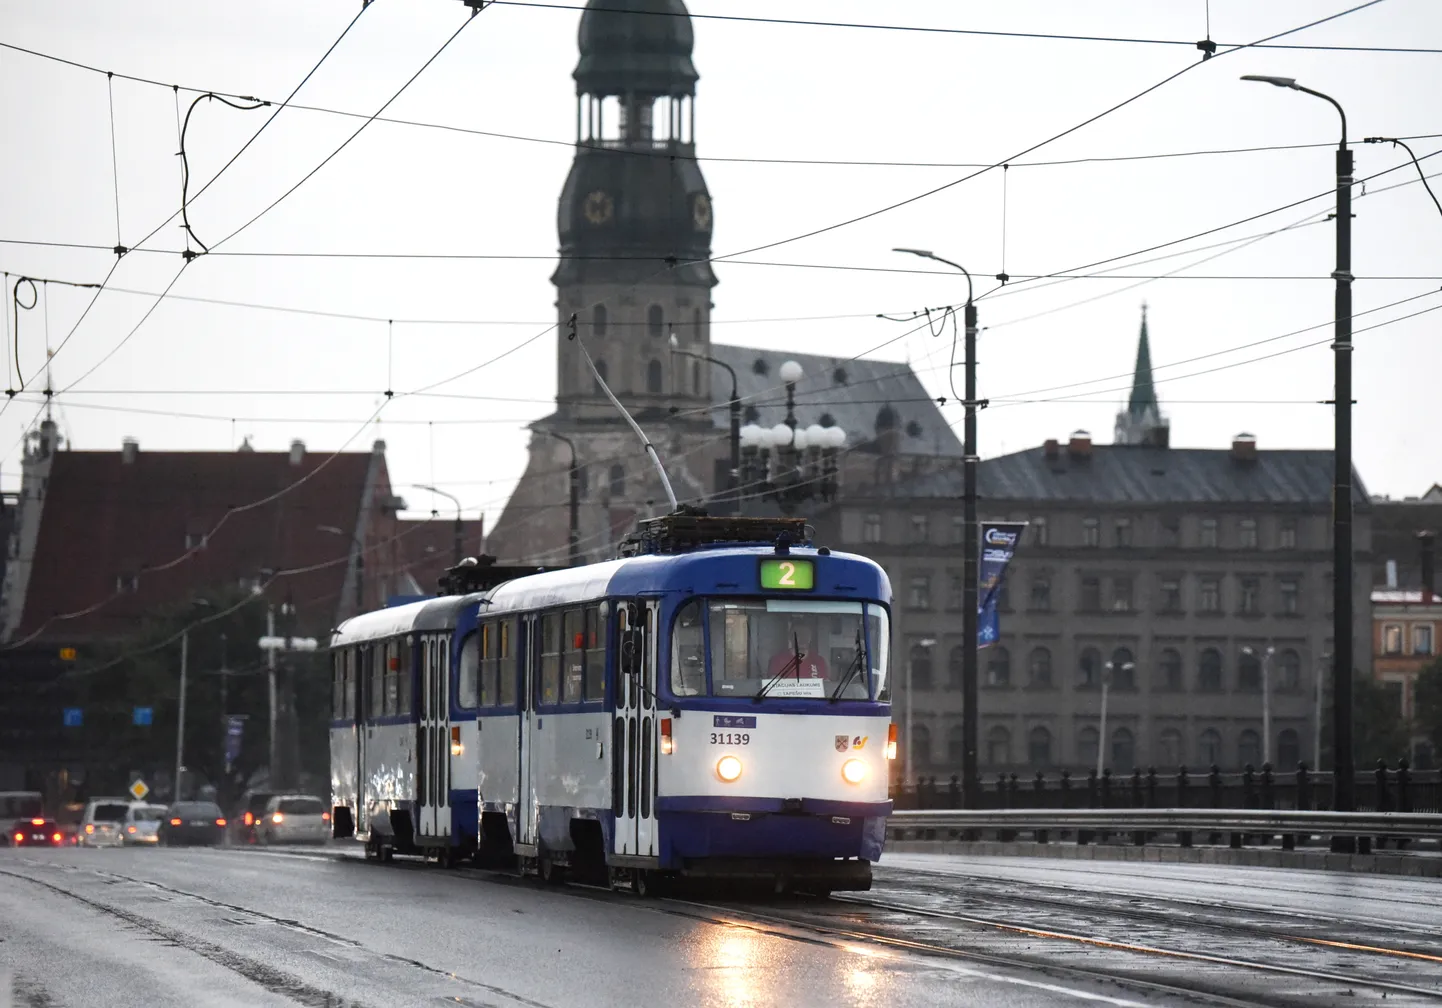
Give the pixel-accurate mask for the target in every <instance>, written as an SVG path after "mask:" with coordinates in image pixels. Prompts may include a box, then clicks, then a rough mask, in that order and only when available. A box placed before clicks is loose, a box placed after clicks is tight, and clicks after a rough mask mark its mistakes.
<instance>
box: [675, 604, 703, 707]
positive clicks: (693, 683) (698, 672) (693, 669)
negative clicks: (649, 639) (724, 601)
mask: <svg viewBox="0 0 1442 1008" xmlns="http://www.w3.org/2000/svg"><path fill="white" fill-rule="evenodd" d="M671 692H672V693H675V694H676V695H677V696H696V695H697V694H700V693H705V692H706V641H705V637H704V636H703V631H702V627H701V603H700V602H699V601H697V600H696V599H692V600H691V601H690V602H687V603H686V604H685V605H683V606H682V607H681V610H680V612H678V613H677V614H676V625H675V627H674V628H673V629H672V631H671Z"/></svg>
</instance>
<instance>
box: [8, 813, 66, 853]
mask: <svg viewBox="0 0 1442 1008" xmlns="http://www.w3.org/2000/svg"><path fill="white" fill-rule="evenodd" d="M7 840H9V842H10V845H11V846H12V847H59V846H62V845H63V844H64V843H65V834H63V833H61V832H60V827H59V826H57V825H56V824H55V821H54V820H53V819H46V818H45V817H44V816H34V817H32V818H30V819H26V820H22V821H21V822H18V823H15V824H14V825H13V826H12V827H11V829H10V833H9V836H8V837H7Z"/></svg>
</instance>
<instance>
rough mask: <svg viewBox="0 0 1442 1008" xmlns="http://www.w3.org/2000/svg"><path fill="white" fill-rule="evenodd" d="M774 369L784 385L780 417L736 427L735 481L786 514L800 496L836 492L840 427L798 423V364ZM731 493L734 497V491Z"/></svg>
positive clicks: (826, 496)
mask: <svg viewBox="0 0 1442 1008" xmlns="http://www.w3.org/2000/svg"><path fill="white" fill-rule="evenodd" d="M777 373H778V375H779V376H780V378H781V381H782V383H783V384H784V385H785V386H786V419H785V420H784V421H782V422H781V423H779V424H777V425H776V426H775V427H761V426H758V425H756V424H747V425H746V426H745V427H742V428H741V429H740V430H739V431H738V432H737V437H738V443H739V445H740V448H741V467H740V473H741V479H740V485H741V486H747V487H749V486H752V485H757V486H759V487H760V489H759V490H758V491H756V492H755V493H754V496H766V497H770V498H772V499H773V500H775V501H776V502H777V503H778V504H779V505H780V506H781V510H782V511H784V512H786V513H787V514H790V513H792V512H793V511H794V510H795V509H796V505H797V504H799V503H801V502H802V501H805V500H810V499H812V498H818V497H819V498H820V499H821V500H822V501H830V500H831V499H832V498H833V497H834V496H835V495H836V487H837V472H838V471H839V470H838V467H837V466H838V461H837V460H838V458H839V456H840V452H841V448H842V446H843V445H845V444H846V432H845V431H844V430H842V429H841V428H840V427H823V426H821V425H820V424H812V425H811V426H810V427H802V426H800V423H799V421H798V420H797V419H796V383H797V382H799V381H800V380H801V378H802V375H803V374H804V372H803V371H802V369H801V365H800V364H798V363H797V362H796V361H794V360H789V361H786V362H785V363H784V364H782V365H781V367H780V368H779V369H778V370H777ZM737 499H738V503H739V500H740V496H739V495H738V498H737ZM739 510H740V509H739V508H738V511H739Z"/></svg>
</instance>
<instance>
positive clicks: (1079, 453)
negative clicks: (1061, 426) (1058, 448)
mask: <svg viewBox="0 0 1442 1008" xmlns="http://www.w3.org/2000/svg"><path fill="white" fill-rule="evenodd" d="M1066 448H1067V451H1068V452H1069V453H1071V455H1072V457H1073V458H1091V453H1092V436H1091V432H1090V431H1084V430H1079V431H1072V435H1071V441H1069V442H1068V443H1067V446H1066Z"/></svg>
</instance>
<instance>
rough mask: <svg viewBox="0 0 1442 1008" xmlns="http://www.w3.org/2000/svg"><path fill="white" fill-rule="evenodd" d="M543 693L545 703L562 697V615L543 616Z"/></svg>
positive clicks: (541, 698)
mask: <svg viewBox="0 0 1442 1008" xmlns="http://www.w3.org/2000/svg"><path fill="white" fill-rule="evenodd" d="M540 653H541V695H540V698H539V699H540V701H541V703H543V704H553V703H557V702H559V701H560V699H561V615H560V613H551V614H550V615H547V616H542V617H541V647H540Z"/></svg>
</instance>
